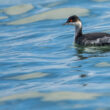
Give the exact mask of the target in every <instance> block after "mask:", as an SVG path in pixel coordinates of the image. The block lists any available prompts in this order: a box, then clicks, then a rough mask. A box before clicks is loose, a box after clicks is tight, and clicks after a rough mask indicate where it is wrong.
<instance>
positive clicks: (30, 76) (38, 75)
mask: <svg viewBox="0 0 110 110" xmlns="http://www.w3.org/2000/svg"><path fill="white" fill-rule="evenodd" d="M45 76H48V74H47V73H38V72H37V73H30V74H25V75H18V76H14V77H9V78H7V79H14V80H28V79H33V78H41V77H45Z"/></svg>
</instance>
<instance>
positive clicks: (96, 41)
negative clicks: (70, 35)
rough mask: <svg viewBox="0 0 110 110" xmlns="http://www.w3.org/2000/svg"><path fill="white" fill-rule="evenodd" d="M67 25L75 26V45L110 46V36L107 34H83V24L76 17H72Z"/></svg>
mask: <svg viewBox="0 0 110 110" xmlns="http://www.w3.org/2000/svg"><path fill="white" fill-rule="evenodd" d="M65 24H66V25H67V24H69V25H75V43H76V44H79V45H83V46H88V45H89V46H92V45H94V46H103V45H110V34H107V33H88V34H83V33H82V23H81V20H80V19H79V17H77V16H76V15H74V16H70V17H69V18H68V20H67V22H66V23H65Z"/></svg>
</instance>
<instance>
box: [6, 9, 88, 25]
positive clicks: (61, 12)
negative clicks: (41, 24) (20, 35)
mask: <svg viewBox="0 0 110 110" xmlns="http://www.w3.org/2000/svg"><path fill="white" fill-rule="evenodd" d="M74 14H76V15H79V16H86V15H88V14H89V10H87V9H85V8H60V9H56V10H50V11H47V12H44V13H41V14H37V15H33V16H30V17H26V18H23V19H19V20H16V21H12V22H8V23H7V24H8V25H20V24H27V23H32V22H36V21H40V20H45V19H64V18H68V17H69V16H71V15H74Z"/></svg>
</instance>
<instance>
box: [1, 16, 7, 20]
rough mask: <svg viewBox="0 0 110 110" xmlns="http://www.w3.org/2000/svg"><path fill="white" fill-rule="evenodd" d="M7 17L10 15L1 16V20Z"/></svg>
mask: <svg viewBox="0 0 110 110" xmlns="http://www.w3.org/2000/svg"><path fill="white" fill-rule="evenodd" d="M7 18H8V16H0V20H2V19H7Z"/></svg>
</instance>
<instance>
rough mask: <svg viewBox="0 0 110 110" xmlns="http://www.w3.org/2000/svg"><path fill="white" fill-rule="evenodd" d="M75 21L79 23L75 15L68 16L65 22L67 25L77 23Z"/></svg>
mask: <svg viewBox="0 0 110 110" xmlns="http://www.w3.org/2000/svg"><path fill="white" fill-rule="evenodd" d="M77 21H80V19H79V17H78V16H76V15H73V16H70V17H69V18H68V20H67V23H69V22H77Z"/></svg>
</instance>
